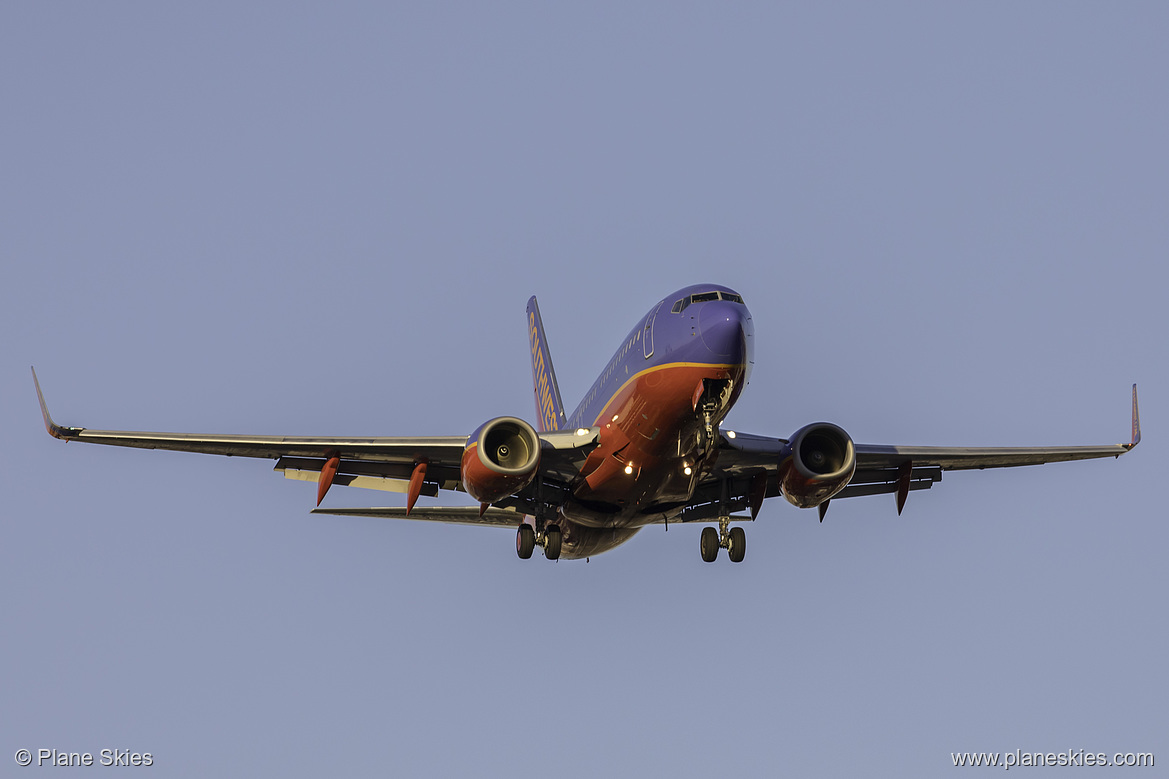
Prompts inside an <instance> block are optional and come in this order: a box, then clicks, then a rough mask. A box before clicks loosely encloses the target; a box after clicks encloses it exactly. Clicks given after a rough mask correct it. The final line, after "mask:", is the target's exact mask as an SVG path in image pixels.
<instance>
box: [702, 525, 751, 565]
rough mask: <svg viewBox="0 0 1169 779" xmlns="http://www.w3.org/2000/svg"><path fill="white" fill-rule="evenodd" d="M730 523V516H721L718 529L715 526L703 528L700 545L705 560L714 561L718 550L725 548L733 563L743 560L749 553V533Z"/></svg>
mask: <svg viewBox="0 0 1169 779" xmlns="http://www.w3.org/2000/svg"><path fill="white" fill-rule="evenodd" d="M730 525H731V518H730V517H719V518H718V530H715V529H714V528H713V527H704V528H702V537H701V538H700V539H699V542H700V543H699V546H700V549H701V551H702V559H703V561H705V562H708V563H713V562H714V561H715V559H716V558H717V557H718V550H719V549H725V550H727V557H729V558H730V559H731V562H732V563H741V562H743V557H744V556H746V554H747V534H746V532H745V531H744V530H743V528H741V527H731V526H730Z"/></svg>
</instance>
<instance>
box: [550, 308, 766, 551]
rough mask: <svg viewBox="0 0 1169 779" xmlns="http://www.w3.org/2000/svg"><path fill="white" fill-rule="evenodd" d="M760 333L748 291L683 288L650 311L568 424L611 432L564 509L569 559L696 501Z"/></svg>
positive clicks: (605, 545)
mask: <svg viewBox="0 0 1169 779" xmlns="http://www.w3.org/2000/svg"><path fill="white" fill-rule="evenodd" d="M695 297H697V298H699V299H698V300H694V299H693V298H695ZM702 298H708V299H702ZM753 340H754V339H753V326H752V322H751V314H750V312H749V311H748V310H747V307H746V305H744V304H743V303H742V298H741V297H740V296H739V295H738V294H737V293H735V292H734V291H733V290H731V289H728V288H726V287H720V286H716V285H698V286H693V287H686V288H684V289H681V290H678V291H677V292H675V293H674V294H673V295H670V296H668V297H666V298H664V299H663V300H662V301H660V302H659V303H658V304H657V305H655V306H654V307H653V308H652V309H650V311H649V312H648V313H646V315H645V316H644V317H642V318H641V320H640V321H639V322H638V323H637V325H635V326H634V328H633V330H631V331H630V333H629V335H628V336H627V337H626V339H625V341H624V343H623V344H622V345H621V347H620V348H619V349H618V350H617V352H616V353H615V354H614V355H613V358H612V359H611V360H610V361H609V364H608V365H607V366H606V367H605V370H604V371H603V372H602V373H601V375H600V376H599V377H598V378H597V381H596V382H595V383H594V384H593V386H592V388H591V389H590V390H589V392H588V394H586V396H585V398H584V400H583V401H582V402H581V404H580V406H579V407H578V408H577V409H576V411H574V412H573V413H572V414H571V415H570V416H569V418H568V421H567V424H566V427H567V428H569V429H571V428H573V427H599V428H601V435H600V445H599V446H598V447H597V449H595V450H594V451H593V452H592V454H590V455H589V458H588V461H587V462H586V463H585V466H584V468H583V470H582V474H583V475H584V480H583V481H582V482H581V483H580V484H579V485H577V487H576V488H575V490H574V492H573V495H572V497H571V499H570V500H569V501H567V502H566V503H565V504H564V505H563V506H562V507H561V510H560V511H561V517H560V519H559V520H558V522H559V524H560V529H561V533H562V536H563V549H562V552H561V555H562V556H563V557H572V558H579V557H585V556H589V555H594V554H599V553H600V552H603V551H606V550H608V549H612V548H613V547H615V546H617V545H619V544H621V543H623V542H625V541H626V540H628V539H629V538H631V537H632V536H633V535H634V533H636V532H637V530H639V529H640V528H641V527H643V526H644V525H646V524H649V523H651V522H659V521H661V518H662V516H663V515H665V516H671V515H674V514H676V513H677V512H678V511H680V510H681V507H682V506H684V505H685V504H686V502H687V501H689V499H690V498H691V496H692V495H693V493H694V489H695V485H696V484H697V483H698V481H699V479H700V478H701V477H702V476H703V475H704V473H705V472H707V471H709V469H710V467H711V466H712V465H713V462H714V457H715V452H716V447H715V444H716V442H717V435H718V425H719V423H720V422H721V421H722V419H723V418H724V417H725V416H726V414H727V412H728V411H730V409H731V406H732V405H733V404H734V402H735V401H736V400H737V399H738V397H739V393H740V392H742V390H743V386H744V385H745V384H746V382H747V378H748V376H749V373H750V368H751V365H752V363H753V359H754V358H753Z"/></svg>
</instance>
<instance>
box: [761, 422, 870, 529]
mask: <svg viewBox="0 0 1169 779" xmlns="http://www.w3.org/2000/svg"><path fill="white" fill-rule="evenodd" d="M855 471H856V450H855V448H854V447H853V445H852V439H851V438H850V437H849V435H848V433H846V432H844V430H843V429H842V428H840V427H838V426H837V425H834V424H831V423H830V422H817V423H815V424H812V425H808V426H806V427H801V428H800V429H799V430H797V431H796V434H795V435H794V436H792V439H791V441H790V442H789V443H788V445H787V447H786V449H785V450H784V453H783V455H782V456H781V457H780V461H779V487H780V489H781V490H782V491H783V496H784V497H785V498H787V500H788V502H789V503H791V504H792V505H795V506H799V507H800V508H805V509H806V508H812V507H814V506H819V505H820V504H821V503H823V502H824V501H826V500H828V499H829V498H831V497H832V496H833V495H835V494H836V493H838V492H840V491H841V490H842V489H844V488H845V486H847V485H848V482H849V480H850V479H852V475H853V473H854V472H855Z"/></svg>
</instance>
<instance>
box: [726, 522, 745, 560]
mask: <svg viewBox="0 0 1169 779" xmlns="http://www.w3.org/2000/svg"><path fill="white" fill-rule="evenodd" d="M746 554H747V533H746V531H744V530H743V528H741V527H733V528H731V537H730V545H729V546H728V548H727V557H729V558H731V562H732V563H741V562H743V557H745V556H746Z"/></svg>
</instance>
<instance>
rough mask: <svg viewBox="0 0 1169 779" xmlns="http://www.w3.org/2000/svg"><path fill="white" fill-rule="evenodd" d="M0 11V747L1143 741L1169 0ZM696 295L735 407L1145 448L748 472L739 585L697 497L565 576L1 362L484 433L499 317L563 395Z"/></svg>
mask: <svg viewBox="0 0 1169 779" xmlns="http://www.w3.org/2000/svg"><path fill="white" fill-rule="evenodd" d="M0 19H2V23H0V97H2V98H3V105H4V111H3V114H2V116H0V128H2V132H0V137H2V138H3V140H4V143H3V149H4V150H3V153H2V155H0V160H2V168H0V181H2V182H3V184H2V185H0V263H2V268H3V275H4V280H3V283H2V284H0V323H2V324H3V328H4V332H5V334H6V338H5V343H6V346H5V348H4V350H3V355H4V359H3V362H2V363H0V409H2V410H3V411H2V414H3V416H2V427H0V430H2V431H3V435H4V441H5V445H4V446H3V447H0V487H2V489H3V494H4V496H5V501H4V505H5V508H4V511H3V513H2V517H3V519H2V527H3V538H4V543H3V544H0V587H2V588H3V592H4V595H3V597H0V624H3V625H4V631H5V633H4V636H5V638H4V640H3V641H0V667H3V668H4V669H5V674H4V679H3V683H2V689H3V700H4V705H3V706H0V734H3V737H2V738H0V747H3V750H4V751H5V752H7V754H6V755H5V754H0V761H8V760H11V759H12V754H13V753H14V752H15V750H17V749H20V748H29V749H32V750H34V751H35V750H36V749H38V748H42V747H43V748H57V749H61V750H68V751H90V752H93V753H95V754H96V753H97V752H99V751H100V750H101V749H105V748H118V749H131V750H138V751H148V752H151V753H152V754H153V755H154V757H155V766H154V768H153V770H154V772H155V774H156V775H159V776H180V777H182V776H206V775H208V774H211V773H214V774H216V775H248V776H255V775H271V776H316V775H320V774H321V773H325V772H328V773H333V774H340V775H365V774H370V773H374V772H377V773H385V772H387V771H391V772H393V773H394V774H395V775H403V776H451V775H483V774H499V773H504V772H506V773H507V774H508V775H511V776H537V775H540V776H542V775H546V774H547V772H548V771H549V770H553V771H555V772H556V773H557V774H558V775H562V776H569V777H577V776H580V777H584V776H596V775H598V774H601V773H605V774H613V773H616V774H627V775H628V774H635V773H637V774H645V773H648V772H651V771H652V772H653V773H655V774H658V775H672V776H708V775H711V774H730V773H733V774H736V775H741V776H774V775H776V774H778V773H781V772H784V773H792V774H797V775H821V776H842V777H843V776H849V777H851V776H855V775H857V774H858V773H859V774H874V773H882V774H883V773H893V772H896V773H897V774H898V775H902V776H923V777H925V776H936V775H938V774H939V773H942V772H944V771H946V770H947V769H948V768H949V766H950V765H951V760H950V753H951V752H956V751H1014V750H1015V749H1022V750H1024V751H1045V752H1046V751H1059V750H1067V749H1069V748H1070V749H1081V748H1083V749H1086V750H1088V751H1090V752H1108V753H1111V752H1116V751H1146V752H1148V751H1151V752H1154V753H1155V754H1156V755H1157V757H1158V758H1160V759H1161V762H1165V761H1169V743H1167V742H1166V736H1165V729H1164V723H1165V722H1166V721H1169V712H1167V711H1166V701H1167V700H1169V695H1167V694H1166V693H1167V692H1169V689H1167V683H1169V675H1167V672H1166V667H1165V663H1164V657H1165V654H1166V647H1167V645H1169V629H1167V627H1166V623H1165V619H1164V616H1165V605H1164V604H1165V595H1164V594H1165V593H1166V592H1167V591H1169V574H1167V573H1166V567H1165V563H1164V555H1165V549H1166V548H1167V546H1169V529H1167V527H1166V523H1165V521H1164V516H1165V515H1164V509H1163V502H1162V500H1161V499H1160V497H1159V492H1160V490H1159V483H1160V480H1161V477H1162V476H1163V474H1164V472H1165V467H1166V465H1167V464H1169V463H1167V462H1166V454H1165V449H1164V447H1163V445H1162V444H1161V443H1159V442H1160V440H1161V437H1160V435H1159V434H1158V432H1157V431H1158V430H1159V429H1161V428H1162V427H1163V425H1162V424H1160V421H1161V420H1162V419H1163V417H1164V408H1165V407H1166V403H1167V401H1169V398H1167V394H1166V389H1165V388H1166V383H1167V380H1169V375H1167V370H1166V360H1165V356H1166V349H1165V345H1164V342H1165V332H1166V325H1165V322H1166V319H1165V299H1166V293H1165V288H1166V280H1167V279H1166V276H1167V272H1166V270H1165V267H1166V265H1165V247H1166V246H1167V245H1169V221H1167V220H1166V218H1165V215H1166V214H1167V213H1169V190H1167V184H1166V182H1167V181H1169V155H1167V154H1166V146H1165V139H1166V138H1169V102H1167V101H1166V100H1165V85H1164V75H1165V73H1166V72H1169V53H1167V52H1166V49H1165V47H1164V44H1163V31H1164V30H1165V29H1166V24H1167V22H1169V12H1167V11H1166V9H1165V7H1164V6H1163V5H1161V4H1157V3H1130V4H1125V5H1122V6H1115V5H1106V4H1102V3H1100V4H1088V3H1031V4H1016V3H989V4H969V5H965V6H963V5H954V4H949V5H945V6H937V5H935V4H927V3H917V4H915V3H908V4H887V5H882V6H880V7H877V6H874V5H873V4H868V3H855V4H853V3H834V4H817V5H813V4H805V5H803V6H796V5H783V6H776V5H773V4H746V3H744V4H735V5H733V6H731V7H718V8H715V7H714V6H712V5H703V4H636V5H633V6H629V5H626V4H589V6H588V7H587V8H576V9H566V8H563V7H558V6H556V5H547V4H535V3H533V4H513V3H507V4H497V5H494V6H482V5H478V4H416V5H412V6H410V5H404V6H389V7H386V6H385V5H384V4H360V3H348V4H341V5H338V6H335V7H331V8H329V9H316V8H313V7H310V6H306V5H296V6H292V7H290V6H287V5H285V4H259V3H257V4H250V5H248V6H246V7H239V6H237V5H236V4H211V5H201V6H199V7H198V8H193V7H192V8H185V7H175V6H143V5H131V4H125V3H113V4H103V5H101V6H100V7H99V6H93V5H84V4H73V5H57V6H49V5H45V4H23V5H11V4H10V5H9V6H8V7H6V8H5V10H4V11H3V12H0ZM702 281H712V282H717V283H721V284H726V285H728V286H730V287H733V288H735V289H737V290H739V291H740V292H742V293H743V295H744V297H745V298H746V300H747V303H748V305H749V306H750V308H751V310H752V313H753V315H754V318H755V331H756V359H757V365H756V368H755V371H754V373H753V376H752V380H751V386H750V387H749V388H748V389H747V390H746V391H745V392H744V394H743V396H742V399H741V400H740V402H739V404H738V405H737V406H736V408H735V409H734V411H733V412H732V414H731V417H730V419H729V422H728V425H729V426H733V427H734V428H736V429H742V430H749V431H751V432H757V433H766V434H772V435H779V436H783V435H788V434H790V433H791V432H793V431H794V430H796V429H797V428H798V427H800V426H802V425H803V424H806V423H808V422H811V421H816V420H821V419H823V420H830V421H833V422H836V423H838V424H840V425H842V426H843V427H844V428H845V429H847V430H848V431H849V432H850V433H851V434H852V435H853V437H854V438H855V439H856V440H857V441H861V442H866V443H904V444H939V445H1056V444H1097V443H1119V442H1122V441H1125V440H1127V437H1128V422H1129V407H1128V401H1129V396H1128V393H1129V386H1130V385H1131V384H1132V383H1133V382H1137V383H1139V385H1140V388H1141V396H1142V402H1143V411H1144V414H1143V420H1142V421H1143V426H1144V430H1145V437H1146V441H1145V443H1144V444H1143V445H1142V446H1141V447H1140V448H1139V449H1138V450H1137V451H1136V452H1134V453H1133V454H1131V455H1129V456H1126V457H1124V458H1122V459H1121V460H1119V461H1097V462H1090V463H1070V464H1064V465H1053V466H1046V467H1042V468H1035V469H1015V470H1008V471H988V472H983V473H957V474H951V475H949V476H947V477H946V478H945V480H944V481H943V482H942V483H941V484H939V485H937V486H936V487H935V488H934V489H933V490H931V491H929V492H927V493H915V494H914V495H912V496H911V497H910V500H909V502H908V505H907V507H906V510H905V513H904V515H902V516H901V517H898V516H897V514H896V511H895V508H894V505H893V499H892V498H891V497H889V496H881V497H876V498H869V499H857V500H853V501H842V502H838V503H837V504H834V505H833V506H832V509H831V511H830V513H829V515H828V519H827V520H826V521H825V522H824V524H823V525H820V524H818V523H817V522H816V514H815V512H814V511H803V512H801V511H799V510H797V509H795V508H793V507H790V506H787V505H786V504H783V503H782V502H772V503H769V504H768V505H767V506H766V507H765V508H764V510H763V512H762V513H761V515H760V517H759V520H758V521H756V522H755V523H754V524H753V525H752V526H750V527H749V528H748V541H749V550H748V555H747V560H746V562H745V563H744V564H742V565H737V566H732V565H730V564H727V563H726V562H725V560H724V561H722V563H721V564H718V565H706V564H704V563H702V562H701V560H700V559H699V555H698V530H697V529H696V528H682V527H678V528H672V529H671V530H669V532H668V533H664V532H661V531H660V530H658V531H646V532H643V533H642V534H640V535H639V536H638V537H636V538H635V539H634V540H633V541H631V542H630V543H628V544H626V545H625V546H623V547H621V548H620V549H618V550H616V551H614V552H612V553H610V554H606V555H602V556H600V557H598V558H596V559H594V560H592V561H591V562H590V563H589V564H587V565H586V564H584V563H572V562H568V561H563V562H560V563H557V564H552V563H548V562H547V561H544V560H542V559H539V555H537V556H536V558H534V559H532V560H530V561H527V562H524V561H520V560H518V559H517V558H516V557H515V553H514V550H513V538H512V535H511V534H510V533H507V532H497V531H493V530H489V529H482V530H480V529H465V528H454V527H444V526H438V527H430V526H425V525H423V524H421V523H417V524H416V523H405V522H403V523H390V522H384V521H381V522H379V521H376V520H368V519H357V518H327V519H322V518H318V517H312V516H310V515H309V513H308V510H309V508H311V506H312V503H313V501H314V496H315V486H314V485H312V484H305V483H298V482H286V481H284V480H282V479H281V478H280V477H279V475H278V474H274V473H272V472H271V463H269V462H267V461H250V460H232V459H227V458H214V457H207V456H200V455H182V454H177V453H159V452H147V451H129V450H126V451H123V450H117V449H107V448H104V447H87V446H84V445H71V446H66V445H64V444H61V443H59V442H56V441H53V440H52V439H50V438H49V437H48V436H46V435H45V433H44V431H43V428H42V427H41V422H40V418H39V415H38V413H37V409H36V399H35V394H34V392H33V388H32V382H31V377H30V376H29V372H28V366H29V365H30V364H35V365H36V366H37V369H38V373H39V375H40V378H41V382H42V385H43V386H44V389H45V393H46V397H47V400H48V402H49V405H50V407H51V409H52V410H53V413H54V415H55V416H56V418H57V421H59V422H61V423H63V424H71V425H84V426H90V427H99V428H126V429H142V430H172V431H185V432H241V433H272V434H279V433H286V434H318V435H344V434H375V435H392V434H403V435H408V434H465V433H468V432H469V431H470V430H472V429H473V428H474V427H476V426H477V425H478V424H479V423H481V422H483V421H484V420H486V419H488V418H491V417H495V416H500V415H504V414H515V415H519V416H523V417H524V418H527V419H532V418H534V407H533V403H532V395H531V390H530V386H529V382H530V368H529V365H528V357H527V344H526V339H525V327H524V304H525V302H526V300H527V298H528V296H529V295H532V294H535V295H537V296H538V297H539V299H540V305H541V311H542V313H543V317H544V324H545V327H546V331H547V336H548V340H549V344H550V346H551V348H552V354H553V358H554V360H555V364H556V370H557V373H558V375H559V379H560V388H561V391H562V393H563V395H564V401H565V403H566V404H567V405H568V406H569V407H574V406H575V405H576V403H577V402H578V401H579V400H580V396H581V394H582V393H583V392H584V391H585V390H586V389H587V388H588V386H589V385H590V384H591V382H592V380H593V378H594V377H595V375H596V373H597V372H598V371H599V370H600V369H601V368H602V367H603V365H604V364H605V362H606V361H607V360H608V358H609V356H610V355H611V353H612V351H613V350H614V349H615V348H616V347H617V346H618V344H619V343H620V341H621V339H622V338H623V336H624V335H625V333H626V332H627V331H628V329H629V327H630V326H631V325H632V324H633V323H634V322H636V320H637V319H638V317H640V316H641V315H642V314H643V313H644V312H645V311H646V310H647V309H648V308H649V307H650V306H651V305H653V304H654V303H655V302H656V301H657V300H659V299H660V298H661V297H663V296H664V295H666V294H668V293H669V292H670V291H672V290H674V289H676V288H678V287H682V286H685V285H687V284H692V283H696V282H702ZM327 500H328V504H329V505H332V506H345V505H353V506H359V505H379V504H381V503H383V502H384V501H385V500H386V497H385V496H384V495H382V494H380V493H374V492H367V491H363V490H345V489H340V488H338V489H334V490H333V491H332V492H331V493H330V495H329V497H328V499H327ZM424 500H425V499H424ZM432 502H433V501H432ZM0 764H3V765H7V766H13V768H11V769H6V770H5V773H6V774H7V772H8V770H12V771H13V772H14V773H15V774H16V775H20V771H19V769H16V768H15V764H14V763H7V762H4V763H0ZM26 770H27V771H30V772H31V771H32V770H33V769H26ZM1069 770H1070V769H1069ZM1049 772H1050V773H1052V775H1059V772H1058V770H1056V771H1051V770H1050V769H1049Z"/></svg>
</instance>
